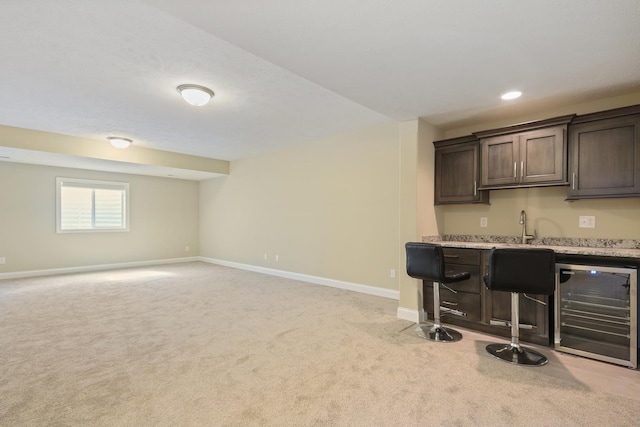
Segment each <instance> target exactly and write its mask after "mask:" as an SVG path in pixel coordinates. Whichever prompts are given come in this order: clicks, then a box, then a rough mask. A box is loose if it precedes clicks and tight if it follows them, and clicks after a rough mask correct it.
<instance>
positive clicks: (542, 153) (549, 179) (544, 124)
mask: <svg viewBox="0 0 640 427" xmlns="http://www.w3.org/2000/svg"><path fill="white" fill-rule="evenodd" d="M573 117H574V116H573V115H571V116H562V117H556V118H554V119H548V120H543V121H538V122H532V123H527V124H522V125H515V126H510V127H507V128H501V129H494V130H489V131H482V132H476V133H475V135H476V136H477V137H479V138H480V150H481V160H480V163H481V171H482V173H481V180H480V188H481V189H487V188H494V189H495V188H515V187H533V186H546V185H566V184H568V181H567V123H569V121H571V119H572V118H573Z"/></svg>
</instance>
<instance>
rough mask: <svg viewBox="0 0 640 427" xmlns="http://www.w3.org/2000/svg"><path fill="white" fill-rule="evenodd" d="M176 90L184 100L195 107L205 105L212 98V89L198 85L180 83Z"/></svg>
mask: <svg viewBox="0 0 640 427" xmlns="http://www.w3.org/2000/svg"><path fill="white" fill-rule="evenodd" d="M177 89H178V92H179V93H180V95H182V97H183V98H184V100H185V101H187V102H188V103H189V104H191V105H195V106H196V107H201V106H203V105H206V104H207V103H208V102H209V101H210V100H211V98H213V91H212V90H211V89H209V88H206V87H204V86H200V85H192V84H186V85H180V86H178V87H177Z"/></svg>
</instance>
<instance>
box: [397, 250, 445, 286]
mask: <svg viewBox="0 0 640 427" xmlns="http://www.w3.org/2000/svg"><path fill="white" fill-rule="evenodd" d="M404 247H405V249H406V251H407V274H408V275H409V276H411V277H413V278H416V279H423V280H432V281H434V282H442V281H443V280H444V252H443V251H442V246H439V245H433V244H430V243H418V242H409V243H407V244H405V245H404Z"/></svg>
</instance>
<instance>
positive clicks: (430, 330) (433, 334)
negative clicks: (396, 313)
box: [415, 325, 462, 342]
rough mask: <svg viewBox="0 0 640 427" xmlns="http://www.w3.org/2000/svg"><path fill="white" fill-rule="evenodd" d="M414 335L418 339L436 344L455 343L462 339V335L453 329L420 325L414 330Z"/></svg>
mask: <svg viewBox="0 0 640 427" xmlns="http://www.w3.org/2000/svg"><path fill="white" fill-rule="evenodd" d="M415 332H416V335H417V336H419V337H420V338H423V339H425V340H430V341H437V342H456V341H460V340H461V339H462V334H461V333H460V332H458V331H456V330H455V329H451V328H445V327H444V326H442V325H440V326H436V325H433V326H429V325H420V326H418V327H417V328H416V331H415Z"/></svg>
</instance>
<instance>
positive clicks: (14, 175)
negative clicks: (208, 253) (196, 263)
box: [0, 162, 199, 273]
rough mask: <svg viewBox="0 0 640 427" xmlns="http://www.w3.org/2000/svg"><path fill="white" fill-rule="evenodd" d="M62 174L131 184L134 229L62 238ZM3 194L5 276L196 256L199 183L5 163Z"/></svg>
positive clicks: (0, 178) (0, 171)
mask: <svg viewBox="0 0 640 427" xmlns="http://www.w3.org/2000/svg"><path fill="white" fill-rule="evenodd" d="M58 176H62V177H72V178H86V179H98V180H113V181H126V182H129V183H130V206H131V211H130V225H131V231H130V232H125V233H66V234H56V224H55V191H56V185H55V182H56V177H58ZM0 194H2V198H1V199H0V257H5V258H6V264H5V265H0V273H10V272H20V271H31V270H48V269H57V268H67V267H81V266H93V265H101V264H112V263H126V262H134V261H153V260H163V259H172V258H180V257H188V256H195V255H198V253H197V250H198V243H199V242H198V183H197V182H195V181H183V180H175V179H168V178H155V177H147V176H139V175H123V174H112V173H106V172H94V171H88V170H80V169H64V168H55V167H48V166H34V165H25V164H18V163H8V162H0ZM186 246H189V247H190V252H186V251H185V247H186Z"/></svg>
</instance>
